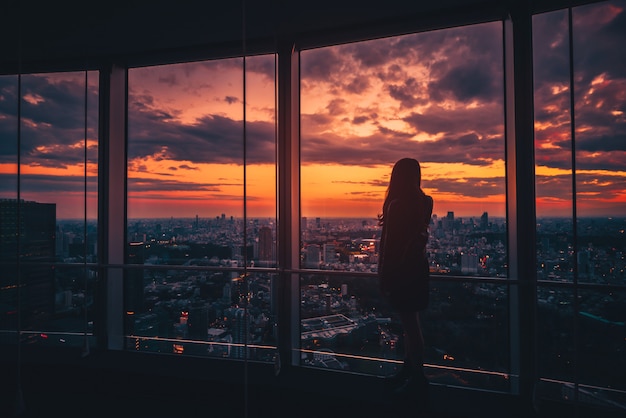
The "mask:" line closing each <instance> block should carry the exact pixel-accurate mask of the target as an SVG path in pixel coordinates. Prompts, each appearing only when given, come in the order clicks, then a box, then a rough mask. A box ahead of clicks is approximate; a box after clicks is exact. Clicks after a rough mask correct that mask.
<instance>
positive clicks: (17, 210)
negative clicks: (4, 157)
mask: <svg viewBox="0 0 626 418" xmlns="http://www.w3.org/2000/svg"><path fill="white" fill-rule="evenodd" d="M55 252H56V205H55V204H53V203H38V202H32V201H24V200H19V201H18V200H16V199H1V200H0V264H1V267H2V269H3V272H4V274H2V275H1V278H0V287H1V288H3V289H9V290H7V291H6V292H5V291H3V292H2V293H3V296H2V299H1V300H0V302H2V303H3V304H5V305H6V306H8V307H9V308H8V309H17V305H18V303H17V302H18V290H17V289H20V292H21V293H20V294H19V297H20V298H21V299H20V305H21V309H22V312H21V315H22V321H23V322H22V323H23V326H25V327H28V326H29V324H28V320H30V319H32V318H34V317H36V316H39V315H51V314H54V298H55V294H54V293H55V289H54V269H53V266H52V265H51V264H50V263H52V262H54V258H55ZM18 260H19V262H20V263H23V264H20V265H19V268H18ZM18 273H19V276H18ZM16 281H17V282H16ZM13 289H14V291H13ZM3 316H4V315H3Z"/></svg>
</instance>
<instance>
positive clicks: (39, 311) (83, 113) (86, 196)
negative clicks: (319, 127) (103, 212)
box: [0, 72, 98, 345]
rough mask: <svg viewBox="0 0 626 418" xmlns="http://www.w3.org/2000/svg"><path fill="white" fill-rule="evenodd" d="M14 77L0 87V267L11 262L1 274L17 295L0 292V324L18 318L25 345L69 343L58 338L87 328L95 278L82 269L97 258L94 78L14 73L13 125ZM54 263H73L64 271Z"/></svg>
mask: <svg viewBox="0 0 626 418" xmlns="http://www.w3.org/2000/svg"><path fill="white" fill-rule="evenodd" d="M14 80H15V83H12V82H10V80H9V78H2V81H0V82H1V83H3V84H2V88H1V89H0V94H1V97H2V102H3V103H4V104H3V108H2V112H3V113H2V114H1V115H0V116H1V117H0V121H1V124H0V130H1V131H0V136H1V137H2V139H3V146H2V149H3V153H2V157H1V158H2V161H1V162H0V163H1V164H2V167H3V169H2V176H3V177H5V178H6V180H7V181H6V182H4V181H3V183H2V188H1V189H0V193H1V195H0V198H1V199H0V206H1V208H2V209H1V212H2V217H1V219H0V222H1V224H2V231H3V234H2V235H3V236H2V241H3V242H2V248H3V251H2V257H3V260H2V261H3V262H5V261H6V260H5V257H8V258H10V259H13V262H11V263H9V264H8V266H7V268H8V274H7V275H6V277H10V278H11V279H10V280H15V279H16V278H17V276H18V272H19V289H20V290H19V294H18V292H17V290H15V291H12V290H11V289H12V288H15V289H17V288H18V286H8V287H7V289H8V291H7V292H6V296H5V292H4V291H3V292H2V293H3V302H4V299H5V298H6V303H7V305H6V306H8V308H6V309H4V306H5V305H3V312H2V317H3V322H4V321H5V320H8V321H10V322H15V320H14V319H12V318H13V317H14V316H17V315H18V314H19V315H20V332H21V335H22V339H25V340H26V341H27V342H29V343H32V342H41V343H43V342H47V343H50V342H51V341H53V339H49V338H47V337H46V338H43V336H44V335H45V336H50V335H52V333H55V334H58V335H61V337H59V341H61V342H62V343H63V344H65V343H67V345H71V342H70V340H68V339H67V338H66V337H68V338H69V336H70V335H72V334H79V335H80V334H81V333H86V332H87V328H88V325H87V324H88V323H90V322H92V321H93V320H92V317H93V310H92V302H93V286H92V285H93V282H94V281H95V278H94V275H93V272H89V271H88V268H87V266H86V263H91V262H95V261H96V259H97V248H96V245H95V243H96V240H97V228H96V217H97V173H98V169H97V155H98V73H97V72H70V73H52V74H29V75H22V76H21V77H20V80H21V86H20V92H21V97H20V98H19V100H20V101H21V103H20V104H21V113H20V120H19V121H17V112H16V109H17V102H18V98H17V96H16V93H17V79H16V78H15V79H14ZM6 83H8V84H6ZM11 103H13V104H11ZM5 123H15V124H17V123H19V126H20V137H19V150H20V151H19V152H20V155H19V165H20V166H19V169H20V172H19V174H20V176H19V195H16V192H17V191H18V189H17V188H14V189H13V190H11V188H13V187H15V185H16V181H15V179H17V177H16V176H15V177H13V176H14V175H13V176H11V173H12V172H13V173H15V170H14V169H12V167H17V163H18V155H17V152H16V150H17V146H18V138H17V135H16V134H15V128H12V127H10V126H9V125H5ZM16 126H17V125H16ZM11 136H13V140H11V138H10V137H11ZM12 177H13V179H12ZM9 230H12V231H13V232H14V235H13V236H14V237H19V240H18V241H17V242H11V241H12V240H11V238H9V237H8V235H7V233H8V232H9ZM9 248H11V249H10V250H9ZM5 250H6V251H5ZM15 257H18V258H19V261H17V259H16V258H15ZM53 263H57V266H56V267H55V266H54V265H53ZM58 263H60V264H58ZM63 264H68V265H69V264H78V265H81V264H82V265H81V267H77V268H71V269H65V268H64V267H63ZM3 271H7V270H4V266H3ZM3 276H4V275H3ZM3 280H4V279H3ZM4 288H5V284H4V283H3V290H4ZM18 298H19V306H20V307H21V310H20V312H18V310H17V307H16V305H15V304H16V303H17V301H18ZM76 344H79V345H83V342H82V340H81V339H78V341H77V342H76Z"/></svg>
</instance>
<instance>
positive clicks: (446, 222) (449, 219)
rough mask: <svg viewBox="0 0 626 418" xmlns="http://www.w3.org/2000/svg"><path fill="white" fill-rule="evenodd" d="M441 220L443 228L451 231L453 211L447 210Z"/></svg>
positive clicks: (452, 227)
mask: <svg viewBox="0 0 626 418" xmlns="http://www.w3.org/2000/svg"><path fill="white" fill-rule="evenodd" d="M441 221H442V226H443V229H444V230H446V231H452V230H453V229H454V212H448V214H447V215H446V217H445V218H443V219H442V220H441Z"/></svg>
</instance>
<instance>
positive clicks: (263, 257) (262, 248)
mask: <svg viewBox="0 0 626 418" xmlns="http://www.w3.org/2000/svg"><path fill="white" fill-rule="evenodd" d="M273 260H274V237H273V236H272V229H271V228H270V227H268V226H262V227H261V228H259V261H260V262H261V264H268V263H269V262H270V261H273Z"/></svg>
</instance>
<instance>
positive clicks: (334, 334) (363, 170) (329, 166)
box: [300, 22, 508, 387]
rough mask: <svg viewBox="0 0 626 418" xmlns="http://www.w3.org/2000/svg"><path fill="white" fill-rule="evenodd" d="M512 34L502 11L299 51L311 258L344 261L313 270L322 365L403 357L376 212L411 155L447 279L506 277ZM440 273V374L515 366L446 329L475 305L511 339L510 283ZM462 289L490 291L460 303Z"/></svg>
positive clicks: (305, 238)
mask: <svg viewBox="0 0 626 418" xmlns="http://www.w3.org/2000/svg"><path fill="white" fill-rule="evenodd" d="M502 48H503V46H502V23H501V22H491V23H485V24H480V25H473V26H466V27H457V28H452V29H445V30H438V31H432V32H425V33H418V34H412V35H405V36H397V37H390V38H383V39H376V40H370V41H364V42H357V43H351V44H346V45H338V46H332V47H325V48H319V49H311V50H305V51H302V52H301V85H300V89H301V105H300V107H301V154H300V155H301V212H302V222H301V237H302V239H301V241H302V248H301V254H302V256H301V259H302V268H304V269H315V270H324V271H327V270H333V271H334V272H333V274H323V273H320V272H313V271H311V272H310V273H306V274H302V280H301V297H302V309H301V317H302V318H301V319H302V329H303V332H302V345H303V350H312V349H316V350H318V351H322V353H321V354H320V353H319V352H314V353H313V354H311V355H309V357H312V358H313V359H315V356H314V354H317V355H318V357H320V358H321V359H322V360H324V361H318V362H317V363H316V365H319V366H321V367H340V368H343V369H348V370H354V371H359V372H363V371H366V372H368V373H374V374H383V375H384V374H389V373H390V372H392V371H393V370H394V369H395V367H396V366H397V363H398V362H399V361H400V360H401V359H402V352H401V349H400V348H399V347H401V345H402V335H401V332H400V331H399V324H398V319H397V317H396V315H395V313H394V312H393V311H391V310H390V309H389V307H388V306H386V305H385V303H384V301H382V300H381V299H380V297H379V295H378V282H377V280H378V279H377V278H376V276H375V273H376V271H377V263H378V258H377V256H378V243H379V238H380V228H379V226H378V223H377V215H378V214H379V213H380V212H381V210H382V202H383V200H384V195H385V191H386V187H387V184H388V181H389V175H390V173H391V168H392V166H393V164H394V163H395V162H396V161H397V160H398V159H400V158H403V157H413V158H416V159H417V160H418V161H420V164H421V167H422V187H423V189H424V190H425V192H426V193H427V194H430V195H432V196H433V198H434V209H433V216H432V219H431V225H430V229H431V231H430V232H431V238H430V241H429V244H428V247H427V250H428V252H429V258H430V270H431V273H432V274H433V275H434V276H435V280H439V279H437V277H440V278H441V277H442V276H445V275H454V276H486V277H507V275H508V273H507V251H506V206H505V204H506V196H505V192H506V190H505V189H506V188H505V163H504V161H505V149H504V145H505V143H504V109H503V107H504V105H503V97H504V90H503V70H502V67H503V64H502V62H503V61H502V60H503V53H502ZM337 271H339V272H346V274H345V275H341V274H339V275H338V274H337ZM348 272H349V273H348ZM355 272H356V273H363V275H359V276H356V277H353V276H354V273H355ZM433 286H435V287H437V289H435V290H433V304H432V305H431V307H429V313H427V314H426V316H427V317H428V318H429V319H428V320H432V321H437V324H438V325H437V326H435V324H434V323H433V324H432V327H429V325H425V329H428V334H427V335H425V338H426V339H428V345H432V346H433V347H436V348H434V349H433V351H432V352H431V353H428V354H427V356H428V358H427V362H428V363H429V364H431V365H432V366H433V367H434V368H436V367H442V369H441V370H443V371H444V372H443V373H442V374H440V376H442V375H444V374H445V375H446V376H448V377H450V376H451V375H452V374H454V373H457V372H458V371H459V370H460V369H462V368H470V369H479V368H480V369H485V370H491V371H494V372H497V373H500V372H502V371H504V372H506V371H507V370H508V355H507V354H504V355H502V356H500V355H494V353H495V352H494V351H492V350H491V349H488V345H485V346H483V347H478V346H474V347H470V346H465V347H464V348H463V349H460V350H457V349H455V348H454V347H453V346H454V344H452V343H451V340H450V338H452V339H454V340H455V341H456V340H459V341H460V340H461V336H460V335H459V334H458V332H456V333H454V334H453V336H452V335H451V334H449V333H448V334H447V336H444V335H443V334H441V333H439V332H437V329H441V328H437V327H438V326H440V325H441V326H445V325H442V324H446V323H447V322H448V321H450V320H451V319H452V318H456V317H457V315H460V314H461V313H460V312H461V310H465V309H469V310H470V311H471V312H465V313H464V314H469V315H470V317H471V318H473V319H474V321H473V323H472V325H471V328H472V329H473V330H474V331H475V332H478V333H480V334H481V335H482V337H481V339H482V340H483V341H491V342H492V343H494V344H495V343H496V342H497V344H504V345H505V346H506V345H508V336H507V333H506V332H502V328H501V327H502V326H506V324H507V321H506V320H505V321H504V322H502V323H500V322H499V320H495V319H494V318H495V315H496V312H498V313H500V312H505V313H506V312H507V309H508V308H507V306H508V305H507V303H508V302H507V300H508V296H507V289H506V287H505V288H503V289H500V288H498V289H495V288H494V287H493V286H490V285H486V286H481V285H478V284H477V285H474V284H471V283H462V282H457V283H453V284H450V287H449V288H448V286H447V285H446V286H443V284H442V286H440V283H437V284H436V285H435V284H433ZM444 288H445V289H446V290H445V292H443V293H442V294H438V293H437V290H442V289H444ZM457 293H458V297H460V298H465V297H468V296H470V295H474V299H475V300H476V301H478V300H480V303H478V302H477V303H476V304H472V305H469V306H467V305H466V306H464V307H463V309H461V307H460V306H458V305H456V304H452V305H450V303H449V301H448V298H449V297H452V294H457ZM476 295H480V297H478V296H476ZM440 297H441V298H442V299H441V300H440V299H439V298H440ZM337 316H340V317H341V321H339V325H336V324H335V322H334V321H335V319H336V318H337ZM505 317H506V315H505ZM373 318H376V321H377V322H375V323H373V322H372V321H373ZM500 318H502V317H500ZM468 319H469V318H468ZM387 320H388V321H389V322H386V321H387ZM342 321H343V322H342ZM426 322H427V321H426ZM314 323H317V324H318V325H317V327H318V328H316V327H314V326H313V325H311V324H314ZM310 328H311V329H314V330H315V331H310V330H309V329H310ZM452 328H454V327H452ZM452 328H451V329H450V331H451V332H452ZM498 329H499V331H498ZM311 332H314V334H313V335H318V337H317V338H310V335H312V334H311ZM425 332H426V331H425ZM381 347H382V348H381ZM490 347H494V346H493V345H492V346H490ZM500 347H502V345H500ZM457 348H458V347H457ZM485 350H487V351H485ZM499 352H500V353H503V352H502V351H499ZM504 352H506V350H505V351H504ZM444 354H445V355H444ZM330 358H332V359H333V360H332V361H327V360H328V359H330ZM309 360H310V359H308V358H307V361H309ZM335 360H336V361H335ZM368 363H371V364H369V365H367V364H368ZM308 364H310V361H309V363H308ZM331 365H333V366H331ZM455 367H456V368H457V369H456V371H451V370H453V369H454V368H455ZM433 370H434V369H433ZM497 373H496V374H497ZM502 376H504V374H503V375H502ZM502 376H501V377H502ZM446 379H447V377H442V381H443V380H446ZM479 380H480V379H479ZM503 380H504V378H503V377H502V381H503ZM473 383H476V382H473ZM483 383H484V382H483ZM476 384H479V383H476ZM481 384H482V383H481ZM499 384H500V383H497V384H495V385H496V386H497V385H499ZM505 384H506V383H505ZM489 385H491V387H493V383H489Z"/></svg>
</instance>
